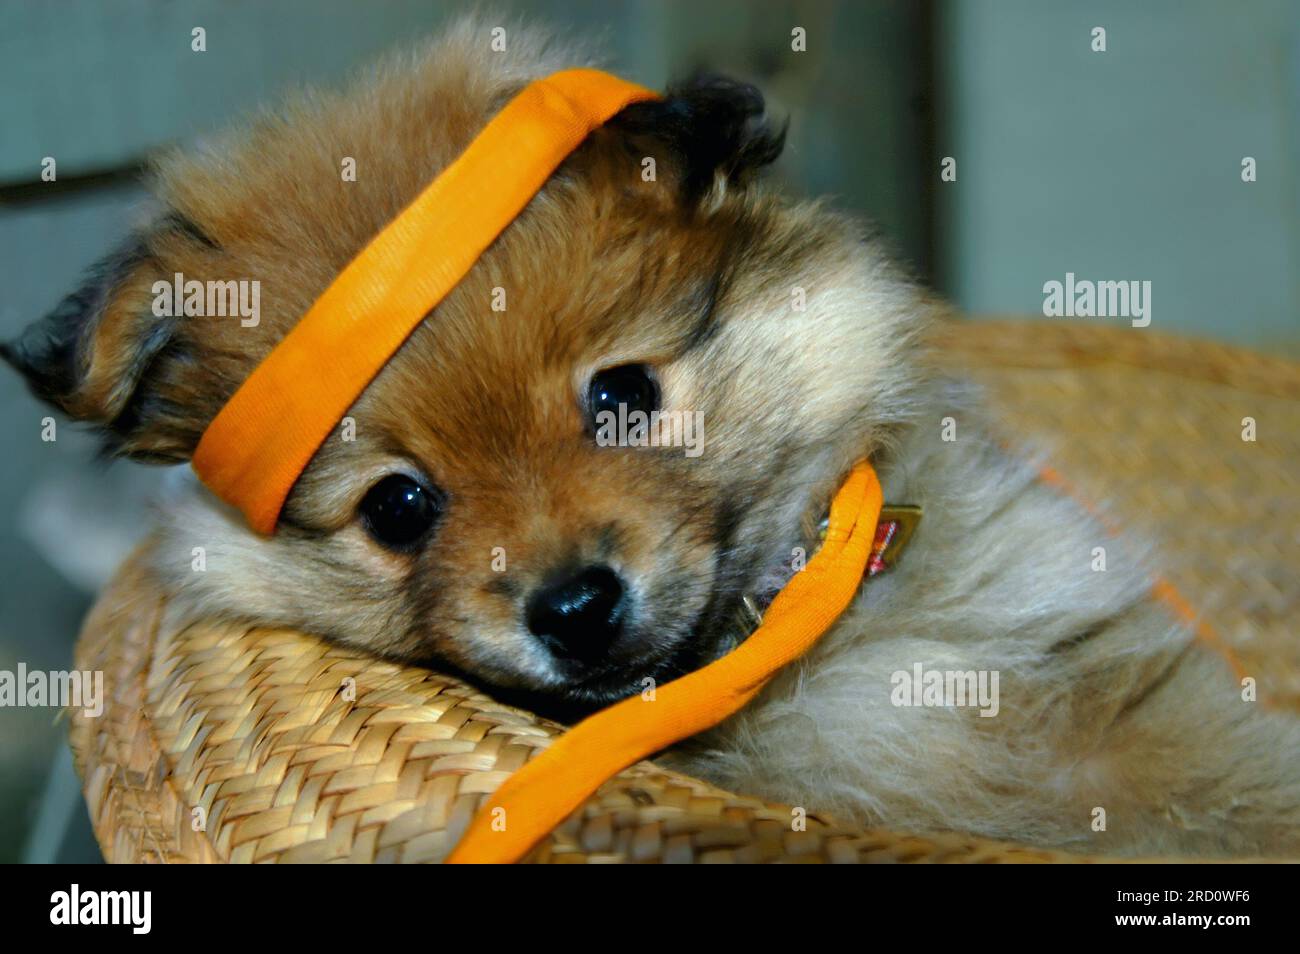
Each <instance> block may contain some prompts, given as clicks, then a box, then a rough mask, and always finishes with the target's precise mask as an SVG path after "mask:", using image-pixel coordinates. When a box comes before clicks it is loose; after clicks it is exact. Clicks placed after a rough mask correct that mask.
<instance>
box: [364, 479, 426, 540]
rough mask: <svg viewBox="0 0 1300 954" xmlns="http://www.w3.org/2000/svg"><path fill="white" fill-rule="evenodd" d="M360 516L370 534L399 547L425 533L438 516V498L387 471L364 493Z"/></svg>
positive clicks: (410, 480) (416, 484)
mask: <svg viewBox="0 0 1300 954" xmlns="http://www.w3.org/2000/svg"><path fill="white" fill-rule="evenodd" d="M361 516H362V517H363V518H364V519H365V522H366V529H367V530H369V531H370V535H371V536H372V537H374V538H375V539H376V540H378V541H379V542H380V543H382V544H384V546H387V547H393V548H395V549H401V548H403V547H409V546H410V545H411V544H413V543H415V542H416V541H417V540H419V539H420V538H421V537H422V536H424V535H425V534H426V533H428V532H429V528H430V527H432V526H433V521H434V520H435V519H437V517H438V500H437V498H436V497H435V496H434V494H433V493H432V492H431V491H429V490H426V489H425V488H424V487H422V486H420V485H419V484H418V483H416V482H415V481H414V480H412V479H411V478H410V477H406V476H404V475H402V474H390V475H389V476H387V477H385V478H384V479H383V480H381V481H379V483H377V484H375V485H374V486H373V487H371V488H370V490H369V491H367V492H366V496H365V499H364V500H362V501H361Z"/></svg>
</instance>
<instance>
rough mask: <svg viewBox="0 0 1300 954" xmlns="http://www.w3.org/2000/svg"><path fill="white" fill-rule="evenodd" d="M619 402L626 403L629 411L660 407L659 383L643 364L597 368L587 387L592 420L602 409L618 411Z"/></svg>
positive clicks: (648, 410) (646, 410)
mask: <svg viewBox="0 0 1300 954" xmlns="http://www.w3.org/2000/svg"><path fill="white" fill-rule="evenodd" d="M620 404H623V405H626V406H627V410H628V413H631V412H632V411H644V412H645V413H647V414H649V413H650V412H651V411H656V410H658V409H659V386H658V385H657V384H655V381H654V378H652V377H650V370H649V369H648V368H647V367H646V366H645V365H644V364H623V365H619V366H618V367H617V368H607V369H606V370H604V371H597V372H596V375H595V377H593V378H592V379H591V385H590V386H589V387H588V389H587V408H588V412H589V413H590V414H591V418H592V420H593V421H594V420H596V415H597V414H599V413H600V412H601V411H612V412H613V413H614V414H617V413H618V406H619V405H620Z"/></svg>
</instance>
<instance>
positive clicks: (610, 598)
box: [527, 566, 626, 662]
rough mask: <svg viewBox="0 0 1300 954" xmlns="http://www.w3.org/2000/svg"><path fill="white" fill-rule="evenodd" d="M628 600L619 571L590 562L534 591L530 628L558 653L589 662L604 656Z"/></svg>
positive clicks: (528, 610)
mask: <svg viewBox="0 0 1300 954" xmlns="http://www.w3.org/2000/svg"><path fill="white" fill-rule="evenodd" d="M625 602H626V601H625V600H624V599H623V583H622V581H620V580H619V578H618V574H617V573H615V572H614V571H613V570H611V569H610V568H609V567H607V566H589V567H587V568H586V569H584V570H582V571H581V572H580V573H578V575H577V576H574V577H571V578H570V579H568V580H565V581H564V582H562V583H558V584H556V585H554V586H548V587H546V588H545V589H542V590H539V591H538V592H537V593H534V594H533V596H532V598H531V599H530V600H529V601H528V609H527V615H528V628H529V629H530V630H532V633H533V635H534V636H536V637H537V638H538V639H540V640H541V641H542V642H543V643H544V644H545V645H546V647H547V649H549V650H550V651H551V652H553V653H555V655H557V656H562V657H564V658H566V659H581V660H584V661H588V662H589V661H591V660H594V659H599V658H600V657H602V656H603V655H604V654H605V651H606V650H607V649H609V647H610V644H611V643H613V642H614V639H615V638H616V637H617V636H618V634H619V632H620V631H621V630H622V628H623V610H624V604H625Z"/></svg>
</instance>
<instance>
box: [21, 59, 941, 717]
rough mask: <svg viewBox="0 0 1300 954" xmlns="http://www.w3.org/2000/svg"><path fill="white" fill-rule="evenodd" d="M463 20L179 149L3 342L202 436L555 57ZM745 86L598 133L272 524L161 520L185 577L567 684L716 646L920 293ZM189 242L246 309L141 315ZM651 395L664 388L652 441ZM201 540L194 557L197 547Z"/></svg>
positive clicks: (841, 440) (61, 399) (377, 643)
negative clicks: (356, 87) (226, 134)
mask: <svg viewBox="0 0 1300 954" xmlns="http://www.w3.org/2000/svg"><path fill="white" fill-rule="evenodd" d="M457 42H458V41H457V39H456V38H455V37H453V38H452V39H450V40H448V41H446V42H445V44H444V47H443V49H442V50H441V51H435V53H434V54H433V55H432V56H431V57H430V58H429V60H428V61H427V63H426V65H423V66H419V67H417V68H414V69H408V70H404V71H396V72H390V73H388V74H385V75H384V78H382V79H381V80H379V81H376V82H374V83H372V84H371V85H369V86H367V87H366V88H364V89H362V90H360V91H358V92H356V93H354V94H352V95H351V96H350V97H347V98H342V99H339V100H336V101H329V102H325V103H324V104H321V105H316V106H313V107H310V108H306V107H300V108H299V109H298V110H297V111H296V112H293V113H291V114H290V116H289V118H287V119H285V118H281V119H277V120H268V121H264V122H263V123H262V124H261V125H259V126H257V127H255V128H254V130H253V132H252V134H251V136H249V137H248V138H246V139H244V140H241V141H232V142H231V143H230V144H228V145H226V146H221V147H216V148H215V149H212V150H210V151H208V152H206V153H200V154H198V155H196V156H190V157H174V158H173V159H171V160H170V161H168V162H167V163H166V164H164V166H163V168H162V170H161V175H160V177H159V192H160V197H161V199H162V200H163V202H164V203H165V204H166V210H165V211H164V212H163V213H162V214H161V215H159V216H158V217H157V219H156V220H155V221H154V222H153V224H152V225H151V226H150V227H149V228H148V229H147V230H145V231H144V232H143V233H142V234H141V235H140V236H139V237H138V239H137V240H136V241H135V242H134V244H133V245H132V246H131V247H130V248H129V249H128V250H127V252H125V253H124V254H120V255H118V256H116V257H115V258H113V259H111V260H109V261H108V262H107V263H106V264H105V266H103V268H102V269H101V271H100V272H99V273H98V274H97V275H96V276H95V277H94V279H93V280H92V282H91V284H90V285H88V286H87V288H86V289H83V290H82V291H81V292H79V293H78V294H77V295H75V296H73V297H72V298H70V299H69V300H68V301H67V302H65V303H64V305H63V306H61V308H60V309H59V310H58V311H56V312H55V314H54V315H52V316H51V318H50V319H47V321H46V323H45V324H44V325H42V326H41V327H39V328H38V329H35V330H33V331H32V332H29V334H28V335H27V336H25V337H24V338H23V339H22V340H20V341H19V342H18V343H16V344H15V345H12V346H10V347H9V348H8V349H7V357H8V358H9V360H10V361H11V362H12V363H15V364H17V365H18V366H20V367H21V368H22V369H23V370H24V371H25V372H26V373H27V374H28V375H29V377H30V378H31V379H32V381H33V384H34V385H35V386H36V388H37V389H38V391H39V392H40V393H42V395H43V396H45V397H47V398H49V399H51V400H53V401H55V402H56V403H58V404H60V405H61V406H63V407H64V408H65V409H66V410H68V411H69V412H71V413H73V414H74V415H76V416H78V417H82V418H86V419H90V420H96V421H98V422H100V423H101V424H103V425H104V426H105V427H106V430H107V432H108V434H109V436H110V440H111V441H112V443H113V444H114V446H115V447H116V448H117V449H118V450H120V451H121V452H124V453H128V454H132V455H135V456H140V457H149V458H155V459H164V460H184V459H187V458H188V456H189V455H190V453H191V452H192V450H193V448H194V446H195V444H196V443H197V440H198V438H199V436H200V435H201V433H202V431H203V428H204V427H205V426H206V424H207V422H208V421H209V420H210V419H211V417H212V416H213V415H214V414H215V413H216V411H217V410H218V409H219V408H220V406H221V405H222V404H223V403H224V401H225V400H226V399H227V398H228V397H229V395H230V394H231V393H233V391H234V390H235V388H236V387H237V386H238V384H239V383H240V382H241V381H242V380H243V379H244V378H245V377H246V376H247V374H248V373H249V371H250V370H251V369H252V367H254V366H255V365H256V363H257V361H259V360H260V359H261V358H262V357H263V356H264V355H265V354H266V353H267V351H269V349H270V348H271V347H273V346H274V344H275V342H276V341H278V340H279V338H280V337H282V336H283V334H284V333H285V332H286V331H287V329H288V328H289V327H291V326H292V324H293V322H294V321H296V320H297V318H298V317H299V316H300V315H301V314H302V313H303V312H304V311H305V310H306V308H307V307H308V306H309V305H310V304H311V302H312V301H313V300H314V299H315V297H316V296H317V295H319V294H320V292H321V291H322V290H323V288H324V287H325V286H326V285H327V284H328V283H329V281H330V280H331V279H332V277H333V276H334V274H336V273H337V271H338V269H339V268H341V267H342V266H343V265H344V264H345V263H346V262H347V261H348V260H349V259H350V258H351V257H352V255H354V254H355V253H356V251H357V250H358V249H359V248H360V247H361V245H362V244H364V242H365V241H366V240H368V238H369V237H370V236H372V235H373V234H374V233H375V232H377V231H378V230H379V229H380V228H382V227H383V225H384V224H385V223H386V222H387V221H388V220H390V219H391V218H392V216H393V215H395V214H396V213H397V212H398V211H399V210H400V208H401V207H402V206H403V205H404V204H405V203H406V202H408V201H409V200H410V199H411V198H412V197H413V196H414V195H415V194H416V193H417V192H418V190H419V189H420V188H421V187H422V186H423V185H424V184H426V183H427V181H428V180H429V179H431V178H432V177H433V175H435V174H436V172H437V170H438V169H440V168H441V167H443V166H445V164H446V163H447V162H448V161H449V160H450V159H451V158H452V157H454V155H455V154H456V153H457V152H459V150H460V149H461V148H463V147H464V145H465V144H466V143H467V142H468V140H469V138H471V137H472V135H473V134H474V132H476V131H477V129H478V128H481V126H482V124H483V122H485V121H486V118H487V117H488V116H489V115H490V114H491V113H492V111H494V109H495V108H497V107H499V105H500V103H501V102H502V101H503V99H504V98H506V97H507V96H508V95H509V94H510V93H511V92H513V91H514V90H515V89H517V88H518V85H519V82H520V79H519V77H518V75H517V74H518V71H519V70H523V69H525V68H528V69H532V70H535V71H536V72H543V73H544V72H546V71H548V70H547V69H540V70H539V69H537V64H536V63H530V62H527V57H528V56H530V53H529V51H528V50H526V49H525V50H522V51H520V52H517V53H516V54H515V55H516V56H517V57H523V58H524V62H523V65H522V66H521V65H520V64H519V63H516V64H515V69H510V68H502V67H501V65H500V64H496V65H492V66H485V65H483V63H482V62H481V61H480V59H479V58H475V57H466V56H463V55H456V53H457V49H458V47H457V46H456V43H457ZM440 54H441V55H440ZM760 114H761V100H760V99H758V98H757V96H756V94H755V93H754V92H753V91H752V90H750V89H748V88H745V87H738V86H735V85H733V84H725V83H719V82H712V83H707V84H698V85H695V86H692V87H688V88H685V89H683V90H681V91H679V92H678V93H677V94H675V95H674V96H671V97H670V98H669V99H668V100H666V101H664V102H662V103H656V104H645V105H643V106H639V107H633V108H631V109H630V110H628V111H626V112H625V114H623V115H622V116H620V117H619V118H618V119H617V120H615V121H614V122H613V123H611V124H610V125H609V126H608V127H606V128H604V129H602V130H600V131H598V132H597V133H595V134H593V136H592V137H591V138H590V139H589V141H588V142H587V143H586V144H585V145H584V146H583V147H582V148H581V149H580V150H579V151H578V152H577V153H575V154H574V156H573V157H571V158H570V160H569V161H568V162H567V163H566V164H565V165H564V166H563V167H562V169H561V170H560V172H559V173H557V175H556V176H555V177H554V178H553V179H552V181H551V182H550V183H549V184H548V185H547V186H546V187H545V189H544V190H543V192H542V193H541V194H540V195H539V197H538V198H537V199H536V200H535V201H534V202H533V203H532V204H531V205H530V207H529V208H528V209H527V210H526V212H525V213H524V214H523V215H522V216H521V217H520V218H519V219H518V220H516V221H515V222H514V223H513V224H512V225H511V226H510V228H509V229H508V230H507V232H506V233H505V234H504V235H503V236H502V238H501V239H500V240H499V241H498V242H496V243H495V244H494V245H493V246H492V248H491V249H489V251H488V252H487V253H486V254H485V255H484V256H483V258H482V259H481V260H480V261H479V263H478V264H477V265H476V266H475V268H474V269H473V271H472V272H471V274H470V275H469V276H468V277H467V278H466V279H465V280H464V281H463V282H462V283H461V284H460V285H459V286H458V287H457V288H456V289H455V291H454V292H453V293H452V294H451V295H450V296H449V297H448V298H447V299H446V300H445V301H444V302H442V303H441V304H440V305H439V306H438V307H437V308H436V309H435V310H434V312H433V313H432V314H431V315H430V316H429V317H428V318H427V319H426V321H425V322H424V323H423V324H422V325H421V326H420V327H419V328H418V329H417V330H416V331H415V333H414V334H413V335H412V336H411V338H410V339H409V340H408V341H407V342H406V344H405V345H404V346H403V347H402V349H401V350H400V351H399V352H398V354H397V355H396V356H395V357H394V358H393V360H392V361H391V362H390V363H389V364H388V365H387V366H386V368H385V369H384V370H383V372H382V373H381V374H380V375H379V376H378V377H377V378H376V380H375V381H374V382H373V383H372V384H371V386H370V387H369V388H368V389H367V390H366V392H365V393H364V394H363V395H362V397H361V398H360V399H359V400H358V401H357V402H356V404H355V405H354V407H353V408H352V409H351V411H350V412H349V415H348V420H347V421H345V422H344V425H343V426H341V427H340V429H339V430H338V431H337V432H336V434H335V436H333V437H331V438H330V439H328V440H327V441H326V443H325V444H324V445H323V446H322V447H321V449H320V450H319V452H318V453H317V455H316V457H315V458H314V459H313V461H312V463H311V465H310V466H309V467H308V469H307V470H306V471H305V472H304V474H303V475H302V477H301V478H300V480H299V481H298V483H297V485H296V486H295V488H294V490H293V492H292V493H291V495H290V497H289V499H288V501H287V503H286V507H285V510H284V513H283V515H282V520H281V524H280V527H279V528H278V530H277V532H276V534H275V535H274V536H272V537H269V538H261V537H258V536H256V535H254V534H252V533H251V532H250V531H248V530H247V529H245V528H244V527H243V525H242V522H241V520H240V518H239V517H238V515H236V514H231V513H230V512H228V511H226V510H224V509H223V508H221V507H220V506H219V505H217V504H215V502H213V501H211V500H207V501H206V502H205V503H204V505H203V509H202V510H200V511H197V512H195V511H187V512H184V513H183V514H182V515H178V516H176V517H175V518H174V519H173V520H171V521H169V525H168V528H167V530H166V533H165V535H164V537H163V542H162V543H161V545H160V548H159V565H160V566H163V567H173V568H175V569H174V570H173V571H172V572H171V573H170V574H169V576H170V578H171V580H172V582H174V583H175V585H176V587H177V589H178V590H179V591H180V592H181V593H182V594H183V595H188V596H189V597H191V598H192V600H193V601H194V605H195V606H196V607H198V608H200V609H202V610H203V611H208V612H219V613H225V614H231V615H237V616H241V617H251V618H253V619H255V620H258V621H261V622H266V623H272V624H287V625H293V626H299V627H303V628H306V629H309V630H312V631H315V632H318V633H321V634H324V635H328V636H331V637H333V638H336V639H340V640H342V641H345V642H348V643H351V644H354V645H359V646H363V647H366V648H368V649H371V650H373V651H376V652H380V653H384V654H388V655H393V656H397V657H401V658H406V659H415V660H422V661H429V662H434V663H437V664H442V665H451V666H454V667H456V668H458V669H459V670H461V671H463V672H465V673H467V674H469V675H471V676H472V677H475V678H477V679H478V680H480V681H483V682H486V683H488V684H490V685H492V686H495V687H500V688H503V689H512V690H517V691H522V692H525V693H530V694H536V695H539V696H545V697H552V698H555V699H561V700H567V701H569V702H573V703H577V704H579V705H585V704H600V703H604V702H607V701H609V700H611V699H613V698H616V697H619V696H622V695H626V694H628V693H630V692H634V691H639V690H641V689H642V688H643V687H644V686H645V682H644V680H645V679H647V678H650V679H654V680H658V681H662V680H663V679H665V678H670V677H672V676H674V675H677V674H680V673H681V672H684V671H688V670H689V669H691V668H694V667H695V666H697V665H699V664H700V663H701V662H703V661H705V660H707V659H708V658H709V657H711V656H713V655H715V654H716V653H717V652H718V651H719V650H720V649H721V648H722V646H723V645H724V644H725V641H726V640H727V639H728V637H729V636H730V635H731V634H732V623H733V620H734V618H735V614H736V610H737V606H738V601H739V599H740V597H741V595H742V594H744V593H746V592H749V591H754V590H761V589H764V588H770V587H771V586H772V585H773V581H777V582H779V581H780V579H781V578H782V577H783V575H788V573H789V569H788V568H789V565H790V563H791V560H792V557H793V548H794V547H795V546H797V545H801V544H802V545H805V546H806V545H807V543H808V541H806V540H802V539H801V538H800V534H799V526H800V522H801V518H803V517H805V516H806V515H807V514H808V513H809V512H815V511H817V510H818V509H819V508H821V507H824V505H825V502H826V500H827V498H828V496H829V494H830V493H831V492H832V491H833V489H834V487H835V485H836V483H837V482H838V480H839V479H840V478H841V477H842V476H843V474H844V472H845V471H846V469H847V468H848V467H849V466H850V464H851V463H852V461H853V460H854V459H856V458H858V457H861V456H863V455H865V454H868V453H871V452H872V451H873V450H875V449H876V448H877V447H878V446H879V445H880V443H881V441H882V440H883V439H884V438H885V437H886V436H887V434H888V432H889V430H890V429H891V428H892V427H894V426H897V425H898V424H899V423H900V422H901V421H902V420H903V418H904V417H905V415H906V408H907V405H908V398H909V395H910V393H911V388H912V386H913V383H914V382H913V372H911V370H910V369H909V367H908V363H907V357H906V352H907V349H908V345H909V343H910V341H911V339H912V338H913V337H914V335H915V332H916V328H917V325H918V322H917V318H916V315H917V312H918V310H919V305H918V303H917V300H916V298H915V296H914V294H913V293H912V292H911V291H910V289H908V288H907V287H906V286H905V285H904V284H903V283H902V282H900V281H899V280H897V279H896V278H894V277H893V276H892V274H891V273H890V272H889V271H888V269H887V268H886V267H885V266H884V265H883V264H882V263H881V262H880V261H879V260H878V258H877V257H876V256H875V255H874V254H873V253H872V252H871V251H870V250H869V248H868V247H867V246H865V245H864V244H863V243H862V242H861V241H860V240H859V239H858V238H857V237H856V235H855V233H854V231H853V229H852V227H851V226H849V225H848V224H846V223H845V222H844V221H843V220H841V219H840V218H838V217H836V216H834V215H831V214H829V213H827V212H825V211H823V210H821V209H820V208H818V207H816V206H807V205H802V206H801V205H791V204H788V203H785V202H783V201H780V200H779V199H776V198H774V197H772V196H770V195H768V194H766V193H764V192H761V191H759V190H758V189H757V188H756V187H755V186H753V185H752V184H751V183H750V182H749V178H750V175H749V174H750V173H751V172H752V171H753V169H754V168H755V167H756V166H758V165H761V164H763V163H764V162H766V161H769V160H770V159H771V158H773V157H774V155H775V152H776V150H777V148H778V143H779V140H778V138H777V137H774V136H773V135H772V134H771V132H770V131H769V130H768V129H767V128H766V127H765V125H764V124H763V123H762V120H761V115H760ZM366 143H380V144H382V145H381V146H376V147H367V146H364V145H363V144H366ZM344 155H347V156H351V157H352V158H354V159H355V160H356V165H357V170H358V174H357V177H356V180H355V181H348V180H345V179H344V178H343V177H341V176H340V174H339V160H340V158H341V157H342V156H344ZM647 158H649V159H653V160H655V162H654V175H653V177H650V176H647V175H646V171H647V169H648V168H649V166H648V165H647V163H646V162H645V160H646V159H647ZM178 272H179V273H181V274H182V275H183V276H184V278H185V279H187V280H189V279H195V280H199V281H208V280H221V281H227V280H231V279H233V280H257V281H259V282H260V285H261V314H260V316H259V317H260V320H259V322H258V324H257V325H256V326H255V327H245V326H244V325H241V323H240V322H239V320H238V319H236V318H196V317H191V318H177V319H159V318H157V317H155V316H154V315H153V313H152V309H151V307H150V302H151V295H150V290H151V288H152V286H153V284H154V282H156V281H159V280H171V279H172V277H173V276H174V274H175V273H178ZM620 406H621V407H620ZM620 411H622V414H623V416H624V419H625V420H630V422H631V423H632V425H633V427H632V429H631V430H630V431H628V430H625V429H620V428H619V426H618V420H619V416H620ZM636 412H642V413H644V414H647V415H648V414H650V413H651V412H657V413H658V414H659V415H660V421H661V426H660V427H659V428H658V429H657V430H656V431H654V432H653V433H655V434H656V435H658V436H660V437H663V438H667V444H666V446H665V442H664V441H663V440H650V439H649V436H650V435H649V434H648V433H646V432H645V431H637V430H636V429H635V424H636V422H637V418H636V416H635V414H636ZM607 415H612V416H607ZM629 415H631V417H629ZM663 422H666V424H664V423H663ZM674 428H676V431H675V432H674V430H673V429H674ZM674 434H675V435H676V440H674V439H673V436H674ZM656 444H658V445H659V446H655V445H656ZM647 445H648V446H647ZM200 545H201V546H205V547H206V549H207V551H208V553H209V557H208V568H207V570H206V571H205V572H203V573H191V572H187V571H188V569H189V556H188V554H189V553H190V551H191V549H192V547H194V546H200ZM783 568H784V570H783Z"/></svg>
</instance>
